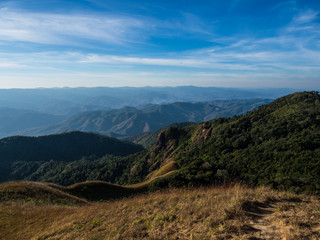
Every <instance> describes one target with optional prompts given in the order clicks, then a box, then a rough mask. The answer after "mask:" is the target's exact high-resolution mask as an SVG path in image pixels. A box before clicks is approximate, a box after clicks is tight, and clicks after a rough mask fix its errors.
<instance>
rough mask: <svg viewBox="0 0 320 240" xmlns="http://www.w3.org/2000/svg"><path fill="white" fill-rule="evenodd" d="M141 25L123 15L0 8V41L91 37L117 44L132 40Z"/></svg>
mask: <svg viewBox="0 0 320 240" xmlns="http://www.w3.org/2000/svg"><path fill="white" fill-rule="evenodd" d="M142 28H144V23H143V22H142V21H140V20H139V19H136V18H130V17H124V16H123V17H121V16H111V15H110V16H102V15H88V14H87V15H84V14H53V13H52V14H50V13H32V12H21V11H14V10H11V9H8V8H2V9H0V41H24V42H32V43H44V44H76V41H82V40H95V41H100V42H107V43H112V44H116V45H119V44H124V43H125V42H128V41H134V40H135V39H136V37H137V36H136V33H135V32H136V30H137V29H142ZM76 39H77V40H76ZM73 41H74V42H73Z"/></svg>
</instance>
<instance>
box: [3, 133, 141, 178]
mask: <svg viewBox="0 0 320 240" xmlns="http://www.w3.org/2000/svg"><path fill="white" fill-rule="evenodd" d="M142 149H143V148H142V147H141V146H139V145H135V144H132V143H126V142H122V141H120V140H117V139H114V138H110V137H105V136H101V135H98V134H94V133H83V132H70V133H64V134H59V135H49V136H42V137H22V136H15V137H8V138H3V139H1V140H0V166H1V167H0V172H1V174H0V181H6V180H8V179H12V180H17V179H23V178H24V177H26V176H28V174H30V173H33V172H34V171H36V169H37V168H38V167H39V166H41V165H42V164H43V163H45V162H49V163H50V162H51V163H52V162H55V163H59V162H72V161H75V160H80V159H81V158H85V157H87V158H89V159H90V157H91V159H92V158H93V159H97V158H99V157H102V156H104V155H106V154H110V155H114V156H126V155H129V154H132V153H136V152H138V151H141V150H142ZM51 165H52V164H51ZM49 170H51V168H50V169H49Z"/></svg>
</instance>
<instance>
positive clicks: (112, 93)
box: [0, 86, 294, 117]
mask: <svg viewBox="0 0 320 240" xmlns="http://www.w3.org/2000/svg"><path fill="white" fill-rule="evenodd" d="M292 92H294V90H292V89H237V88H216V87H205V88H204V87H193V86H182V87H140V88H135V87H120V88H108V87H95V88H38V89H0V108H1V107H5V108H15V109H27V110H33V111H38V112H41V113H48V114H54V115H64V116H67V117H71V116H73V115H75V114H77V113H80V112H83V111H94V110H108V109H118V108H122V107H125V106H131V107H139V106H144V105H148V104H164V103H173V102H206V101H212V100H230V99H256V98H260V99H275V98H278V97H281V96H283V95H286V94H289V93H292Z"/></svg>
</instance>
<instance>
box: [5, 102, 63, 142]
mask: <svg viewBox="0 0 320 240" xmlns="http://www.w3.org/2000/svg"><path fill="white" fill-rule="evenodd" d="M65 119H66V117H64V116H57V115H52V114H46V113H40V112H36V111H31V110H24V109H13V108H0V138H1V137H6V136H12V135H16V134H18V133H19V132H20V131H23V130H25V129H28V128H34V127H41V126H47V125H51V124H55V123H58V122H61V121H63V120H65Z"/></svg>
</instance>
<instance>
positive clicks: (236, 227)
mask: <svg viewBox="0 0 320 240" xmlns="http://www.w3.org/2000/svg"><path fill="white" fill-rule="evenodd" d="M74 187H76V186H74ZM297 203H298V204H297ZM0 209H1V211H0V239H19V240H24V239H38V240H40V239H95V240H100V239H118V240H120V239H126V240H127V239H159V240H160V239H200V240H201V239H257V238H261V236H263V237H266V236H268V237H269V239H278V238H279V239H317V238H319V237H320V236H319V231H317V229H319V227H320V225H319V219H320V202H319V200H318V199H317V198H314V197H311V196H301V195H294V194H290V193H284V192H275V191H272V190H270V189H268V188H257V189H249V188H245V187H241V186H239V185H236V186H232V187H228V186H226V187H210V188H199V189H175V190H170V191H162V192H157V193H149V194H147V195H139V196H135V197H132V198H125V199H121V200H116V201H110V202H104V203H95V204H87V205H82V206H79V205H77V206H73V207H65V206H56V205H55V206H53V205H44V204H40V205H39V204H18V203H14V202H0ZM264 209H268V210H264ZM264 213H266V214H264ZM257 219H258V220H259V221H257ZM263 221H266V224H267V226H270V229H273V231H272V232H270V231H269V230H268V229H263V228H261V226H260V225H261V224H264V222H263ZM259 224H260V225H259Z"/></svg>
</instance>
